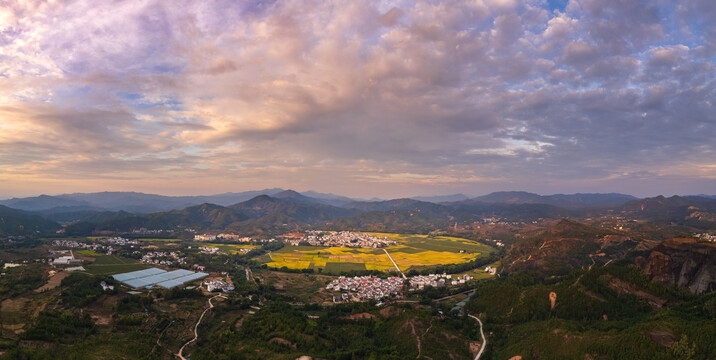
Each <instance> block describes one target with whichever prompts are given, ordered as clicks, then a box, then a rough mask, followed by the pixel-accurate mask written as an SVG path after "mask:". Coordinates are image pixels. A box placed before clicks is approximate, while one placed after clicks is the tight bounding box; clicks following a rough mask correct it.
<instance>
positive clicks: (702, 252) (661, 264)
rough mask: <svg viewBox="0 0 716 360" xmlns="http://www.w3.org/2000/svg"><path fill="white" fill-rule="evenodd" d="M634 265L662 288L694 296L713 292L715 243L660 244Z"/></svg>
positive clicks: (685, 240) (680, 241)
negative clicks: (686, 290)
mask: <svg viewBox="0 0 716 360" xmlns="http://www.w3.org/2000/svg"><path fill="white" fill-rule="evenodd" d="M638 264H639V265H640V266H641V267H642V268H643V269H644V272H645V273H646V274H647V275H648V276H649V277H651V278H652V279H653V280H656V281H658V282H660V283H662V284H664V285H666V286H674V285H676V286H678V287H681V288H688V289H689V291H691V292H692V293H694V294H702V293H705V292H711V291H714V290H716V243H709V242H698V241H697V240H696V239H689V238H680V239H679V238H677V239H670V240H666V241H664V242H662V243H661V244H659V246H657V247H656V248H654V249H653V250H652V251H651V253H650V254H649V256H648V258H646V259H639V261H638Z"/></svg>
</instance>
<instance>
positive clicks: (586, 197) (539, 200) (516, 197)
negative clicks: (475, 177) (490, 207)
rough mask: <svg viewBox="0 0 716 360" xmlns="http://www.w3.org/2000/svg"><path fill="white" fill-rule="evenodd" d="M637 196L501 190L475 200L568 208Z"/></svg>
mask: <svg viewBox="0 0 716 360" xmlns="http://www.w3.org/2000/svg"><path fill="white" fill-rule="evenodd" d="M636 199H637V198H636V197H634V196H631V195H625V194H616V193H610V194H571V195H565V194H555V195H538V194H533V193H529V192H525V191H500V192H494V193H491V194H488V195H484V196H479V197H476V198H474V199H473V200H477V201H481V202H486V203H502V204H547V205H554V206H559V207H563V208H568V209H579V208H585V207H609V206H619V205H622V204H624V203H626V202H628V201H630V200H636Z"/></svg>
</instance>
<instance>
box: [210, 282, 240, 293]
mask: <svg viewBox="0 0 716 360" xmlns="http://www.w3.org/2000/svg"><path fill="white" fill-rule="evenodd" d="M204 286H206V290H209V292H212V291H214V290H219V289H220V290H221V291H223V292H229V291H234V289H235V288H234V285H233V284H231V283H228V282H226V281H223V280H221V279H212V280H206V281H204Z"/></svg>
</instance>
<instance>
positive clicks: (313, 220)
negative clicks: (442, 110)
mask: <svg viewBox="0 0 716 360" xmlns="http://www.w3.org/2000/svg"><path fill="white" fill-rule="evenodd" d="M296 194H297V193H293V192H289V193H286V194H284V195H282V196H277V197H275V198H274V197H270V196H268V195H259V196H258V197H256V198H253V199H249V200H247V201H246V202H244V203H239V204H236V205H230V206H220V205H211V204H203V205H199V206H195V207H189V208H186V209H182V210H170V211H168V212H159V213H150V214H145V215H143V214H133V215H131V216H127V217H122V215H120V216H119V217H102V218H101V219H99V218H95V219H97V220H91V219H90V218H86V217H85V218H83V219H79V218H78V219H77V220H74V221H73V222H69V223H63V224H60V223H54V224H56V225H52V226H49V225H47V224H48V223H47V222H50V223H52V220H50V219H46V218H43V217H42V215H41V214H33V213H28V212H25V211H23V210H12V209H10V210H5V211H6V214H17V217H15V218H13V219H16V220H13V221H19V222H20V223H21V224H22V227H18V228H14V229H13V228H10V230H12V232H7V230H5V231H6V232H5V233H4V235H3V236H4V238H3V241H2V243H1V244H2V246H1V247H0V260H2V262H3V264H4V265H5V269H4V270H3V271H4V275H3V276H2V277H0V297H1V299H2V302H0V304H1V307H0V320H1V321H0V328H1V334H0V335H1V341H0V353H2V355H0V358H8V359H11V358H17V357H21V356H22V357H24V358H29V359H44V358H49V357H52V356H53V355H56V354H58V353H59V354H62V355H60V358H68V359H69V358H80V359H85V358H86V359H102V358H111V357H112V356H111V354H116V353H117V352H119V351H121V352H122V354H124V356H125V358H127V359H135V358H136V359H175V358H192V359H224V358H225V359H233V358H243V359H291V360H293V359H298V358H301V357H302V356H303V357H304V358H305V356H308V357H311V358H314V359H354V358H375V359H404V358H418V359H438V358H440V359H442V358H451V359H473V358H475V356H477V355H478V354H479V356H480V359H513V358H514V357H515V356H519V357H520V358H522V359H538V358H553V357H556V358H591V359H633V358H653V359H681V358H683V357H682V354H684V353H686V354H687V355H689V354H693V355H689V356H692V357H691V358H692V359H702V358H709V357H713V356H716V348H715V347H714V344H716V341H713V339H711V337H712V335H711V334H713V333H714V332H713V331H712V330H714V329H716V310H714V309H716V305H715V304H716V299H715V298H714V296H715V294H716V293H714V290H715V289H716V276H714V271H713V269H712V267H713V264H714V263H716V258H714V255H715V254H716V243H715V242H713V241H710V239H711V236H712V235H711V234H714V231H715V230H716V227H712V226H711V223H710V222H709V221H710V220H709V219H711V218H710V215H709V214H713V212H714V209H716V205H714V203H713V201H715V200H708V199H696V200H694V199H692V198H679V199H673V198H654V199H644V200H633V199H625V198H623V199H622V200H624V201H625V203H624V204H621V205H614V206H612V207H607V208H605V207H600V206H601V205H600V206H594V207H580V206H581V205H575V204H579V203H578V202H576V201H572V202H570V203H569V205H564V204H563V203H559V204H558V205H560V204H561V205H562V206H567V207H565V208H553V207H554V206H556V205H549V204H540V203H538V202H537V203H534V202H530V203H523V204H520V203H518V201H516V200H515V196H516V195H515V194H509V198H508V199H509V202H506V203H481V202H475V201H473V200H471V199H468V200H461V201H458V203H457V204H455V203H439V204H436V203H429V202H420V201H415V200H396V201H377V202H360V203H357V202H356V203H350V202H344V203H341V204H336V205H340V206H343V207H337V206H334V205H329V204H326V203H325V202H321V201H318V200H316V199H311V198H309V197H307V196H304V195H300V194H298V195H296ZM517 195H520V194H517ZM593 198H594V197H591V198H590V197H588V198H587V199H593ZM491 199H492V200H494V201H498V200H500V198H499V197H496V196H495V197H492V198H491ZM530 199H532V200H529V201H542V200H543V199H542V198H536V200H535V199H534V198H532V197H531V198H530ZM555 199H556V198H549V202H552V203H556V201H557V200H555ZM579 199H584V197H580V198H579ZM500 201H501V200H500ZM544 201H547V200H544ZM559 201H563V200H559ZM582 201H587V200H582ZM599 201H601V200H599ZM605 201H615V200H614V196H613V195H610V197H609V200H605ZM634 201H640V202H641V205H638V204H636V203H633V202H634ZM597 203H599V204H602V205H603V203H602V202H597ZM642 208H643V211H642V210H637V209H642ZM336 209H338V210H336ZM555 209H556V210H555ZM550 214H551V215H550ZM565 214H570V216H569V217H568V218H566V217H563V216H564V215H565ZM694 214H698V215H694ZM83 216H84V215H83ZM34 221H36V222H37V225H33V222H34ZM33 226H35V227H34V229H38V230H37V231H40V232H34V233H33V232H27V231H26V230H27V229H32V228H33ZM39 229H44V230H39ZM108 229H113V230H108ZM325 245H332V246H325ZM151 268H155V269H160V270H162V271H168V272H171V271H176V270H180V269H181V270H182V271H189V272H192V273H194V272H197V273H202V274H206V277H205V278H201V279H199V280H192V281H189V282H187V283H185V284H180V285H178V286H174V285H171V287H163V286H161V284H162V283H159V282H155V283H153V284H152V285H148V286H144V285H142V286H138V287H136V288H132V287H131V286H129V285H127V284H125V283H123V282H120V281H118V280H117V279H115V276H117V275H119V274H124V273H129V272H132V271H136V270H142V269H151ZM396 268H399V269H400V272H399V271H398V270H397V269H396ZM157 284H158V285H157ZM210 289H211V290H210ZM476 319H479V323H478V320H476ZM626 344H629V346H626ZM55 357H57V356H55Z"/></svg>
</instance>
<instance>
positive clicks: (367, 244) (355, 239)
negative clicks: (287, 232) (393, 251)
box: [291, 231, 397, 248]
mask: <svg viewBox="0 0 716 360" xmlns="http://www.w3.org/2000/svg"><path fill="white" fill-rule="evenodd" d="M301 242H307V243H308V244H310V245H312V246H342V247H360V248H382V247H387V246H392V245H396V244H397V242H395V241H392V240H390V239H388V237H383V238H379V237H375V236H373V235H370V234H364V233H355V232H352V231H338V232H323V231H307V232H306V234H305V236H304V237H303V239H302V240H300V241H299V240H293V241H291V244H292V245H294V246H296V245H298V244H299V243H301Z"/></svg>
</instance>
